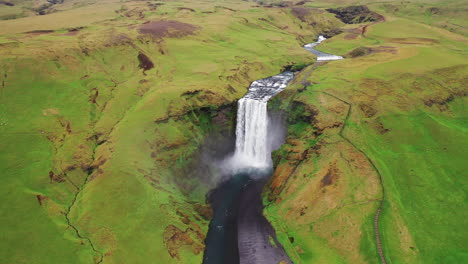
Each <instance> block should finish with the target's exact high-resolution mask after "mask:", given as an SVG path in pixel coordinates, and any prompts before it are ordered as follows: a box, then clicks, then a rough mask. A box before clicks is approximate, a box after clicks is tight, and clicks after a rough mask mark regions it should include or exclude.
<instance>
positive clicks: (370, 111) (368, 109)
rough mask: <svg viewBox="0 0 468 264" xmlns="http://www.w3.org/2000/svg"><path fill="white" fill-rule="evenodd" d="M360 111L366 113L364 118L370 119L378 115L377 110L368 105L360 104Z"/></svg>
mask: <svg viewBox="0 0 468 264" xmlns="http://www.w3.org/2000/svg"><path fill="white" fill-rule="evenodd" d="M359 109H361V111H362V112H363V113H364V116H365V117H367V118H369V117H373V116H374V115H375V114H377V110H376V109H375V108H373V107H372V106H371V105H368V104H360V105H359Z"/></svg>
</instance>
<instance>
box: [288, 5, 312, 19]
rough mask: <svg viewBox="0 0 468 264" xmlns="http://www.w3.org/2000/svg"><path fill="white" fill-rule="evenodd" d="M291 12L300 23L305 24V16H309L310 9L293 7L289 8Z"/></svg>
mask: <svg viewBox="0 0 468 264" xmlns="http://www.w3.org/2000/svg"><path fill="white" fill-rule="evenodd" d="M291 12H292V13H293V15H294V16H295V17H297V18H299V19H300V20H301V21H302V22H307V19H306V18H307V16H309V15H310V12H311V11H310V9H309V8H306V7H293V8H291Z"/></svg>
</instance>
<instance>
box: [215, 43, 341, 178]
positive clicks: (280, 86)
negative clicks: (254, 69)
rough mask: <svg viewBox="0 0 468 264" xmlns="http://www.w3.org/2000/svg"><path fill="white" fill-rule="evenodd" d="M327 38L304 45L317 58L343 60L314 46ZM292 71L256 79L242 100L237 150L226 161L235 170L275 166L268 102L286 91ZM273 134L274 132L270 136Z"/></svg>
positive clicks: (228, 166) (230, 168)
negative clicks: (273, 164) (273, 163)
mask: <svg viewBox="0 0 468 264" xmlns="http://www.w3.org/2000/svg"><path fill="white" fill-rule="evenodd" d="M325 39H326V38H325V37H323V36H319V37H318V40H317V41H316V42H314V43H310V44H307V45H304V48H305V49H306V50H308V51H310V52H312V53H313V54H315V55H316V56H317V61H327V60H341V59H343V57H341V56H337V55H332V54H328V53H325V52H321V51H318V50H316V49H314V47H315V46H317V45H318V44H320V43H321V42H322V41H324V40H325ZM293 77H294V73H293V72H290V71H286V72H283V73H281V74H278V75H275V76H271V77H268V78H265V79H260V80H257V81H254V82H253V83H252V84H251V85H250V87H249V91H248V92H247V94H246V95H244V97H242V98H241V99H240V100H239V101H238V109H237V127H236V149H235V152H234V155H233V156H232V157H230V158H229V159H227V160H225V163H224V165H227V166H224V167H225V168H228V169H229V170H230V171H231V172H232V170H234V171H235V172H239V171H242V170H245V169H250V168H255V169H269V168H271V167H272V160H271V151H272V150H273V149H272V146H270V144H269V142H271V141H269V140H268V137H269V136H272V133H271V131H269V127H268V125H269V120H268V113H267V103H268V100H270V98H272V97H273V96H275V95H276V94H278V93H279V92H281V91H282V90H284V88H286V86H287V84H288V83H289V82H290V81H291V80H292V79H293ZM269 133H270V135H269Z"/></svg>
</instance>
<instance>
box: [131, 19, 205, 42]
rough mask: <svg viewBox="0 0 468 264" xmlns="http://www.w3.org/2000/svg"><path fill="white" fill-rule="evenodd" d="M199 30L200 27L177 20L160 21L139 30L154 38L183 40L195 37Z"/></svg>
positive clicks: (143, 26) (149, 23) (145, 25)
mask: <svg viewBox="0 0 468 264" xmlns="http://www.w3.org/2000/svg"><path fill="white" fill-rule="evenodd" d="M197 29H198V27H197V26H195V25H192V24H187V23H183V22H179V21H175V20H160V21H151V22H148V23H145V24H143V25H141V26H140V27H139V28H138V31H139V32H140V33H141V34H146V35H150V36H152V37H154V38H165V37H168V38H181V37H185V36H188V35H193V34H194V32H195V31H196V30H197Z"/></svg>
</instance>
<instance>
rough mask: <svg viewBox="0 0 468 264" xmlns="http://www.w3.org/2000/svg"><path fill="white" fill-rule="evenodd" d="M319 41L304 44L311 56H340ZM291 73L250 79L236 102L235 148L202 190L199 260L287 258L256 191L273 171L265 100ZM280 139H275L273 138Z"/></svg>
mask: <svg viewBox="0 0 468 264" xmlns="http://www.w3.org/2000/svg"><path fill="white" fill-rule="evenodd" d="M323 40H325V38H324V37H323V36H319V38H318V40H317V42H315V43H311V44H307V45H305V46H304V48H305V49H306V50H308V51H310V52H312V53H313V54H315V55H317V60H318V61H326V60H337V59H342V57H341V56H335V55H331V54H327V53H324V52H320V51H318V50H315V49H314V47H315V46H316V45H318V44H319V43H320V42H322V41H323ZM293 78H294V73H293V72H290V71H286V72H283V73H281V74H278V75H275V76H271V77H268V78H265V79H260V80H257V81H254V82H253V83H252V84H251V85H250V87H249V90H248V92H247V93H246V94H245V95H244V97H242V98H241V99H240V100H239V101H238V110H237V126H236V149H235V152H234V154H233V155H232V156H230V157H227V158H226V159H225V162H224V164H223V166H224V167H228V168H229V169H228V171H229V174H230V177H229V178H228V180H227V181H224V182H223V183H221V184H220V185H219V186H218V187H217V188H216V189H214V190H212V191H211V192H210V193H209V195H208V202H209V203H210V204H211V205H212V207H213V210H214V215H213V219H212V220H211V222H210V226H209V231H208V234H207V236H206V239H205V244H206V249H205V253H204V258H203V264H220V263H223V264H239V263H240V264H273V263H280V262H281V261H282V262H281V263H289V264H292V262H291V260H290V259H289V257H288V256H287V254H286V252H285V250H284V248H283V246H282V245H281V244H280V243H279V242H278V240H277V239H276V233H275V230H274V229H273V227H272V226H271V224H270V223H269V222H268V220H267V219H266V218H265V217H264V216H263V212H262V211H263V203H262V197H261V192H262V189H263V186H264V185H265V183H266V182H267V180H268V178H269V177H270V176H271V174H272V172H273V163H272V161H271V152H272V151H273V150H275V147H276V148H277V147H278V146H277V145H275V144H272V142H273V141H272V140H268V139H271V138H272V137H275V136H276V134H275V129H273V127H272V125H271V120H270V118H269V116H268V112H267V103H268V100H269V99H271V98H272V97H273V96H275V95H276V94H278V93H280V92H281V91H283V90H284V89H285V88H286V86H287V85H288V83H289V82H290V81H291V80H292V79H293ZM282 140H284V139H282V138H279V139H278V140H277V141H282Z"/></svg>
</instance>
